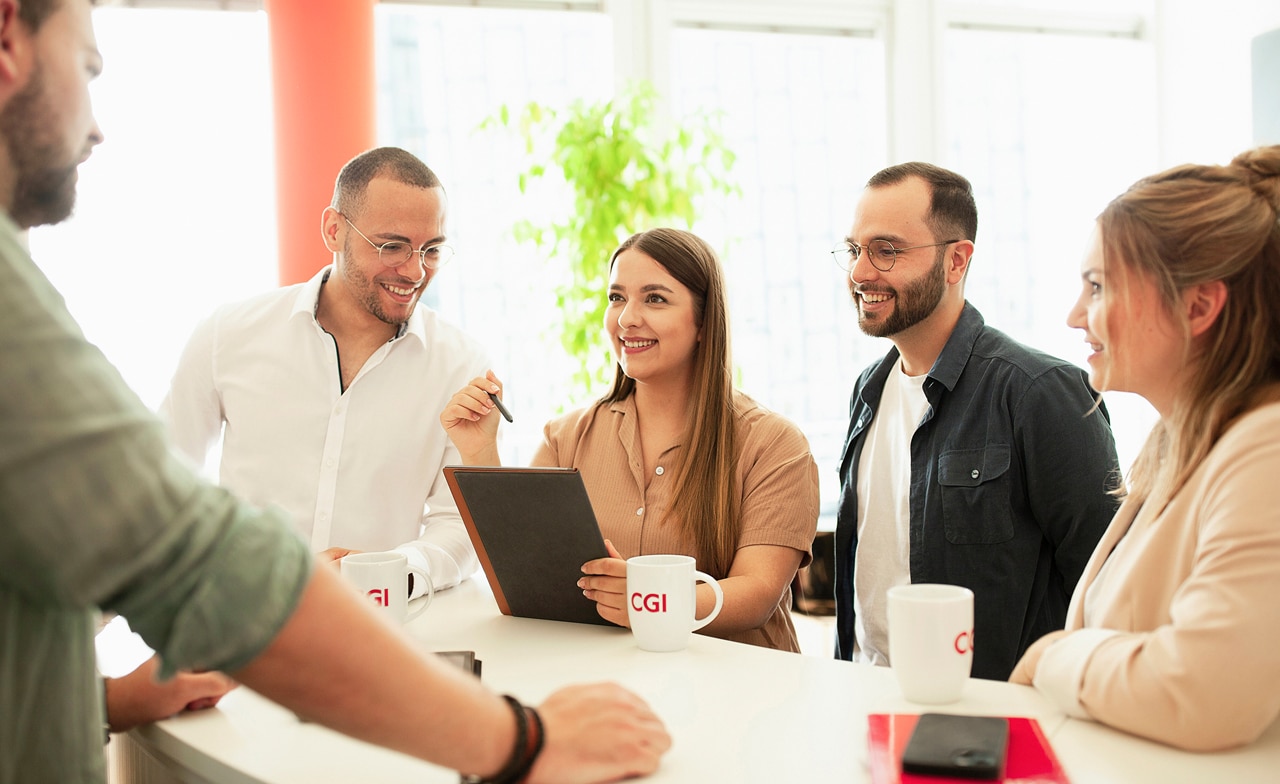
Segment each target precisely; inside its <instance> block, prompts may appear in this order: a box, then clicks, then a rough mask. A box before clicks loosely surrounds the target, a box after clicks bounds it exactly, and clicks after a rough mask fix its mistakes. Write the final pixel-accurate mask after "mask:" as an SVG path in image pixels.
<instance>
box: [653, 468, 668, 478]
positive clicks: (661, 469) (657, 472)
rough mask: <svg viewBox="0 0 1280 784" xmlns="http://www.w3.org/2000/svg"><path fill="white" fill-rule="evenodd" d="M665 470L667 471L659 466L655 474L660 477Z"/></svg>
mask: <svg viewBox="0 0 1280 784" xmlns="http://www.w3.org/2000/svg"><path fill="white" fill-rule="evenodd" d="M665 470H666V469H664V468H663V467H662V466H658V468H657V470H655V471H654V473H655V474H657V475H658V476H662V473H663V471H665Z"/></svg>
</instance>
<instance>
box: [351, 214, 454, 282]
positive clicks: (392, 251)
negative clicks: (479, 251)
mask: <svg viewBox="0 0 1280 784" xmlns="http://www.w3.org/2000/svg"><path fill="white" fill-rule="evenodd" d="M338 214H339V215H342V213H338ZM342 217H343V219H344V220H346V222H347V225H348V226H350V227H351V228H352V229H355V232H356V234H359V235H360V238H361V239H363V240H364V241H365V242H367V243H369V244H370V245H372V246H373V247H374V248H375V249H376V250H377V251H378V261H381V262H382V263H383V264H385V265H386V266H388V267H399V266H401V265H403V264H407V263H408V262H409V259H411V258H413V256H414V254H417V255H418V257H419V258H421V259H422V266H424V267H426V268H427V269H439V268H440V267H442V266H444V265H445V264H447V263H448V262H449V259H451V258H453V246H451V245H445V244H443V243H440V244H438V245H428V246H426V247H425V248H422V249H420V250H419V249H417V248H414V247H413V246H412V245H410V244H409V243H407V242H401V241H400V240H392V241H391V242H384V243H382V244H381V245H379V244H378V243H376V242H374V241H373V240H371V239H369V238H368V237H366V236H365V235H364V232H363V231H360V229H359V228H358V227H357V226H356V225H355V224H354V223H352V222H351V219H350V218H348V217H347V216H346V215H342Z"/></svg>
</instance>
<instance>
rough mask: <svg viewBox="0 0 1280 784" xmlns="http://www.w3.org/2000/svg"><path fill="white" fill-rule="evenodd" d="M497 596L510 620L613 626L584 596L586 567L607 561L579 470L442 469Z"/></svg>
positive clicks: (457, 467)
mask: <svg viewBox="0 0 1280 784" xmlns="http://www.w3.org/2000/svg"><path fill="white" fill-rule="evenodd" d="M444 476H445V480H446V481H447V482H448V483H449V490H450V491H452V493H453V498H454V500H455V501H457V503H458V511H459V512H461V513H462V522H463V523H465V524H466V526H467V534H468V535H469V536H470V537H471V544H472V545H474V546H475V549H476V555H477V556H478V557H479V558H480V565H481V566H482V567H483V568H484V573H485V576H486V577H488V578H489V586H490V587H491V588H492V589H493V598H494V599H496V600H497V601H498V607H499V609H501V610H502V612H503V613H504V614H505V615H514V616H518V617H521V618H541V619H544V620H549V621H571V622H574V623H595V624H601V625H603V626H612V625H613V624H612V623H610V622H609V621H606V620H605V619H603V618H601V617H600V614H599V613H597V612H596V603H595V602H593V601H591V600H590V599H588V598H587V597H585V596H583V595H582V589H581V588H579V587H578V580H579V579H581V578H582V565H583V564H584V563H586V562H587V561H590V560H593V559H595V558H606V557H608V555H609V551H608V550H606V549H605V546H604V538H603V537H602V536H601V535H600V526H599V525H598V524H597V523H596V516H595V513H594V512H593V511H592V509H591V500H590V499H589V498H588V497H587V488H586V486H585V485H583V483H582V476H581V475H580V474H579V473H578V469H576V468H503V467H497V466H445V469H444Z"/></svg>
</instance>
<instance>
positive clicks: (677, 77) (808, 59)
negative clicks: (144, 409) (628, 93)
mask: <svg viewBox="0 0 1280 784" xmlns="http://www.w3.org/2000/svg"><path fill="white" fill-rule="evenodd" d="M193 4H196V3H195V0H181V2H179V0H129V2H128V3H127V5H131V6H139V7H138V8H120V7H117V6H116V5H115V4H113V5H112V6H109V7H102V8H98V9H97V10H95V12H94V19H95V26H96V28H97V34H98V38H99V43H100V45H101V48H102V51H103V53H104V55H105V58H106V71H105V73H104V75H103V76H102V78H101V79H100V80H99V81H98V83H97V84H96V85H95V87H94V97H95V102H96V109H97V112H98V117H99V119H100V121H101V125H102V127H103V130H104V131H105V133H106V137H107V142H106V143H105V144H103V145H102V146H101V147H100V148H99V149H98V150H97V151H95V153H94V156H93V158H92V159H90V161H89V162H88V163H87V164H85V165H84V166H83V167H82V168H81V186H80V191H81V195H80V200H79V209H78V214H77V216H76V217H75V218H74V219H73V220H72V221H70V222H69V223H68V224H66V225H63V226H59V227H53V228H42V229H37V230H36V231H34V232H32V237H31V242H32V247H33V251H34V254H35V256H36V258H37V261H38V262H39V263H40V264H41V265H42V267H43V268H44V269H45V270H46V271H47V272H48V274H49V275H50V277H51V278H52V279H53V280H54V282H55V284H56V285H57V286H58V287H59V288H60V289H61V290H62V291H63V293H64V294H65V296H66V298H67V300H68V303H69V305H70V307H71V310H72V312H73V313H74V314H75V315H76V316H77V318H78V319H79V320H80V322H81V324H82V325H83V327H84V329H85V331H86V333H87V334H88V336H89V338H90V339H91V340H93V341H94V342H96V343H97V344H98V345H99V346H101V348H102V349H103V351H104V352H105V353H106V355H107V356H108V358H110V359H111V360H112V361H113V362H115V363H116V364H117V365H118V366H119V367H120V369H121V371H122V373H123V375H124V377H125V379H126V380H127V381H129V383H130V384H132V385H133V386H134V388H135V389H136V390H137V391H138V392H139V394H140V395H141V396H142V398H143V400H144V401H146V402H147V403H148V404H149V405H152V406H154V405H157V404H158V403H159V401H160V399H161V397H162V396H163V394H164V391H165V389H166V387H167V385H168V379H169V376H170V374H171V372H172V369H173V367H174V364H175V362H176V359H177V356H178V353H179V351H180V350H181V348H182V346H183V344H184V343H185V341H186V339H187V336H188V335H189V334H190V332H191V330H192V328H193V327H194V325H195V324H196V322H197V321H198V320H199V319H201V318H203V317H204V316H205V315H207V314H208V313H209V312H210V311H211V310H212V309H213V308H214V307H215V306H216V305H218V304H220V303H222V302H226V301H230V300H234V299H238V298H242V297H244V296H248V295H251V294H253V293H256V292H259V291H262V290H264V289H267V288H270V287H272V286H274V285H275V284H276V280H277V274H276V248H277V244H276V237H275V207H274V193H275V188H274V183H273V177H274V162H273V148H274V139H273V138H272V123H271V116H270V108H271V107H270V78H269V62H268V53H267V35H266V28H267V24H266V15H265V14H264V13H262V12H261V11H257V12H254V11H226V10H221V11H219V10H208V11H194V10H189V9H187V10H178V9H172V8H164V9H160V8H157V6H163V5H171V6H176V5H183V6H190V5H193ZM254 5H255V4H254V3H253V2H252V0H234V1H233V2H228V1H227V0H207V2H204V3H203V7H205V8H213V7H223V8H228V7H231V8H245V7H251V6H254ZM481 6H483V7H481ZM504 6H506V7H504ZM1268 9H1270V10H1268ZM1157 10H1158V11H1159V13H1156V11H1157ZM1277 25H1280V10H1277V8H1276V7H1275V4H1266V3H1252V2H1248V1H1247V0H1222V2H1220V3H1215V4H1191V3H1162V4H1157V3H1155V2H1154V0H1043V1H1041V0H1036V1H1035V2H1032V1H1031V0H998V2H993V3H985V4H977V5H975V4H969V3H955V2H949V0H936V1H935V2H928V3H925V2H919V0H912V2H891V1H890V0H847V2H846V1H843V0H788V2H782V1H781V0H779V1H778V2H765V1H764V0H759V1H757V2H750V3H747V2H728V0H653V2H641V1H640V0H635V2H627V3H590V2H554V1H552V0H547V1H546V2H542V0H510V1H509V2H507V1H506V0H486V2H484V3H472V4H461V3H457V2H456V1H454V0H450V1H449V2H444V1H443V0H442V2H440V3H438V4H433V3H432V2H430V0H420V2H416V3H390V2H384V3H382V4H380V5H379V6H378V8H377V36H378V46H377V52H378V57H379V61H378V64H377V65H378V70H377V73H378V79H379V86H378V91H379V92H378V105H379V138H380V140H381V141H382V142H384V143H389V144H398V145H402V146H404V147H407V148H409V149H411V150H413V151H415V152H417V153H418V154H420V155H421V156H422V157H423V158H424V159H425V160H426V161H427V162H428V163H429V164H430V165H431V166H432V167H433V168H434V169H435V170H436V171H437V172H438V173H439V174H440V176H441V177H442V179H443V180H444V182H445V185H446V187H447V189H448V191H449V194H450V217H451V223H452V225H451V232H452V234H453V237H454V241H455V245H456V246H457V247H458V250H459V255H458V257H457V258H456V259H455V260H454V261H453V262H452V263H451V265H450V266H449V267H447V268H446V269H445V270H444V271H443V272H442V273H441V275H440V276H439V278H438V279H437V280H436V282H435V283H434V284H433V285H432V287H431V290H430V292H429V294H430V295H429V297H428V300H427V301H428V303H429V304H431V305H432V306H433V307H437V308H438V309H440V310H441V311H442V312H443V313H444V314H445V315H446V316H447V317H448V318H450V319H452V320H454V321H456V322H458V323H460V324H461V325H462V326H463V327H464V328H465V329H467V330H468V331H470V332H471V333H473V334H475V335H476V336H477V337H478V338H479V339H481V340H482V341H483V342H484V343H485V344H486V345H487V346H488V347H489V349H490V352H491V355H492V357H493V363H494V367H495V369H497V370H498V372H500V373H501V374H503V375H504V377H505V378H506V380H507V381H508V383H509V399H510V401H511V403H512V406H513V408H515V409H516V416H517V419H516V424H515V426H514V427H512V428H510V429H509V430H508V431H507V433H506V436H505V438H506V441H505V443H504V451H505V452H506V455H507V457H508V458H509V459H511V460H513V461H517V462H522V461H525V460H527V459H528V457H529V456H530V454H531V451H532V449H533V448H534V447H535V446H536V444H537V442H538V439H539V437H540V428H541V425H542V423H543V422H544V421H545V419H546V418H547V417H549V416H551V415H553V414H554V413H555V412H556V411H557V410H558V409H559V408H561V407H562V406H564V405H567V404H577V403H582V402H585V401H574V400H569V399H567V394H568V393H567V391H566V389H565V385H564V384H563V383H562V381H561V379H563V378H564V377H565V375H566V374H567V373H568V372H569V370H568V365H567V363H563V361H562V360H561V359H560V353H561V352H560V349H559V341H558V337H557V332H556V329H555V326H556V321H557V319H558V315H559V314H558V312H557V311H556V309H555V305H554V302H555V298H554V295H553V291H554V288H555V284H556V282H557V281H555V280H551V279H549V276H548V274H547V270H548V266H547V265H546V264H545V263H544V262H545V261H546V260H544V259H539V258H537V257H536V253H535V251H533V250H532V249H530V248H528V247H523V246H520V245H518V244H517V243H515V242H514V241H513V240H512V238H511V236H510V233H509V232H510V228H511V227H512V225H513V224H514V223H515V222H516V221H517V220H518V219H519V218H521V217H525V216H527V215H529V214H530V213H531V212H532V211H534V210H545V209H549V208H550V207H549V205H546V204H542V203H530V200H528V199H525V198H522V197H521V195H520V194H519V193H518V190H517V188H516V174H517V172H518V171H519V170H520V169H521V168H523V167H524V165H525V161H524V160H523V159H522V158H521V156H520V153H519V150H518V147H517V145H515V144H514V143H513V140H512V138H511V137H510V136H508V135H505V134H502V133H501V132H498V131H480V130H478V126H479V125H480V123H481V122H482V121H483V120H484V119H485V118H486V117H489V116H491V115H492V114H493V113H495V112H496V111H497V110H498V109H499V107H500V106H502V105H504V104H506V105H508V106H510V107H518V106H520V105H522V104H524V103H525V102H527V101H529V100H537V101H540V102H542V103H545V104H548V105H552V106H555V105H562V104H564V103H567V102H568V101H570V100H572V99H574V98H587V99H599V98H605V97H608V96H610V95H611V94H612V93H613V91H614V88H615V85H617V84H620V83H623V82H624V81H625V80H626V78H630V77H635V76H641V77H651V78H654V80H655V82H656V83H657V85H658V87H659V90H660V91H661V92H662V94H663V96H664V98H665V99H666V106H667V108H668V110H669V111H670V112H671V113H672V115H673V116H684V115H686V114H688V113H690V112H693V111H695V110H706V111H718V112H722V113H723V118H724V121H723V128H724V130H725V132H726V134H727V136H728V139H729V142H730V144H731V145H732V146H733V148H734V149H735V151H736V152H737V154H738V163H737V166H736V167H735V170H734V177H735V178H736V179H737V181H738V184H739V185H740V186H741V188H742V195H741V197H739V198H734V199H729V200H725V201H724V202H723V203H718V204H713V205H710V206H709V207H708V209H707V210H706V212H705V214H704V216H703V217H702V218H701V219H700V220H699V222H698V225H697V226H696V227H695V230H696V231H698V232H699V233H700V234H702V235H703V236H705V237H706V238H707V239H708V240H709V241H711V242H712V244H713V245H714V246H715V247H716V248H717V249H718V250H720V251H721V253H722V255H723V259H724V261H725V264H726V268H727V271H728V276H729V283H730V295H731V312H732V315H733V326H734V346H735V349H736V350H735V358H736V362H737V366H738V370H739V378H740V381H741V385H742V388H743V389H744V390H745V391H746V392H747V393H749V394H751V395H753V396H754V397H756V398H757V399H759V400H760V401H761V402H762V403H764V404H765V405H768V406H770V407H772V408H775V409H777V410H779V411H781V412H782V413H784V414H786V415H787V416H789V417H790V418H792V419H793V420H795V421H796V422H797V423H798V424H799V425H800V426H801V427H802V428H803V429H804V430H805V432H806V434H807V435H808V437H809V439H810V442H811V444H812V446H813V449H814V452H815V455H816V456H817V458H818V461H819V464H820V468H821V475H822V481H823V500H824V502H825V503H826V504H828V505H829V504H830V503H831V502H832V501H833V500H834V481H835V476H834V471H833V470H832V469H833V468H834V465H835V460H836V459H837V457H838V450H839V447H840V441H841V439H842V437H843V429H844V417H845V411H846V404H847V396H848V393H849V389H850V386H851V384H852V381H853V378H854V377H855V376H856V374H857V372H858V371H859V370H860V369H861V368H862V367H863V366H865V365H866V364H867V363H868V362H870V361H872V360H873V359H874V358H875V357H877V356H879V355H880V354H881V353H882V352H883V351H884V350H885V349H886V348H887V342H886V341H883V340H872V339H870V338H866V337H865V336H863V335H862V334H861V333H860V332H858V330H857V327H856V324H855V319H854V314H853V311H852V308H851V305H850V303H849V300H848V294H847V292H846V290H845V283H844V280H843V276H842V275H841V274H840V272H839V270H838V269H836V268H835V267H834V265H833V264H831V262H830V260H829V257H828V256H827V254H826V251H827V250H828V249H829V247H830V245H831V244H832V242H833V241H834V240H835V239H836V238H838V237H840V236H843V234H844V233H846V232H847V230H848V226H849V223H850V221H851V219H852V212H853V208H854V205H855V202H856V200H857V196H858V193H859V191H860V190H861V187H862V184H863V183H864V182H865V181H866V178H867V177H868V176H870V175H871V174H872V173H874V172H875V171H876V170H877V169H879V168H881V167H882V166H884V165H887V164H889V163H894V162H898V161H900V160H907V159H916V158H919V159H926V160H933V161H935V162H938V163H941V164H942V165H945V166H949V167H951V168H954V169H956V170H958V171H960V172H962V173H964V174H965V175H966V176H968V177H969V178H970V179H971V180H972V181H973V182H974V184H975V186H976V187H977V189H978V195H979V209H980V213H981V221H980V233H979V238H978V253H977V255H976V257H975V260H974V266H973V268H972V272H971V276H970V280H969V282H968V287H967V293H968V295H969V296H970V298H971V299H972V300H973V301H974V303H975V304H976V305H978V306H979V307H980V308H981V309H982V311H983V313H984V314H985V315H986V317H987V319H988V321H990V322H991V323H992V324H994V325H995V326H998V327H1000V328H1002V329H1004V330H1005V331H1007V332H1009V333H1010V334H1012V335H1013V336H1014V337H1016V338H1018V339H1020V340H1023V341H1024V342H1027V343H1030V344H1032V345H1034V346H1036V347H1038V348H1042V349H1044V350H1047V351H1049V352H1051V353H1054V354H1057V355H1059V356H1062V357H1064V358H1066V359H1069V360H1075V361H1078V360H1079V359H1080V358H1081V357H1082V356H1083V354H1082V352H1081V350H1080V341H1079V338H1078V336H1077V334H1076V333H1073V332H1072V331H1070V330H1068V329H1067V328H1066V327H1065V326H1063V323H1062V322H1063V318H1064V315H1065V312H1066V309H1067V307H1068V306H1069V304H1070V301H1071V297H1072V294H1073V292H1074V290H1075V287H1076V277H1077V266H1078V263H1079V260H1080V256H1081V254H1082V252H1083V250H1084V246H1085V242H1086V240H1087V238H1088V232H1089V224H1090V221H1091V220H1092V217H1093V216H1094V214H1096V212H1097V211H1098V210H1099V209H1101V208H1102V206H1103V205H1104V204H1105V203H1106V200H1107V199H1109V198H1110V197H1112V196H1113V195H1115V194H1116V193H1117V192H1119V190H1121V189H1122V188H1123V187H1124V186H1126V185H1127V184H1128V183H1130V182H1132V181H1133V180H1134V179H1135V178H1136V177H1137V176H1139V175H1142V174H1146V173H1148V172H1151V171H1153V170H1156V169H1158V168H1161V167H1163V166H1167V165H1171V164H1173V163H1178V162H1181V161H1182V160H1184V159H1192V158H1194V159H1196V160H1226V159H1229V158H1230V156H1231V155H1233V154H1234V153H1236V152H1238V151H1239V150H1240V149H1241V148H1242V147H1243V146H1244V144H1246V143H1247V142H1246V140H1245V138H1244V137H1245V133H1246V131H1245V130H1242V129H1247V128H1248V127H1249V123H1248V119H1249V108H1248V90H1247V89H1246V88H1245V87H1243V85H1245V84H1246V83H1247V82H1248V79H1249V75H1248V61H1247V50H1248V46H1247V44H1248V37H1249V36H1250V35H1252V34H1254V33H1256V32H1262V31H1264V30H1267V29H1272V28H1274V27H1276V26H1277ZM1242 31H1243V32H1242ZM228 52H233V53H234V55H235V56H234V57H228V56H227V53H228ZM1204 52H1214V56H1213V57H1209V58H1206V57H1205V56H1204V54H1203V53H1204ZM297 241H299V242H309V241H312V238H298V240H297ZM1108 402H1109V404H1110V405H1111V407H1112V411H1113V421H1114V423H1115V425H1116V430H1117V434H1118V436H1119V438H1120V442H1121V456H1122V460H1125V461H1127V459H1128V458H1129V457H1131V456H1132V454H1133V453H1134V452H1135V451H1136V448H1137V445H1138V443H1139V442H1140V441H1141V438H1142V437H1143V435H1144V433H1145V430H1146V428H1147V426H1149V424H1150V421H1151V416H1152V415H1151V412H1150V410H1149V408H1147V407H1146V406H1145V404H1142V403H1140V402H1137V401H1135V400H1126V399H1125V396H1122V395H1117V396H1109V400H1108Z"/></svg>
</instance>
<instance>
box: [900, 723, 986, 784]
mask: <svg viewBox="0 0 1280 784" xmlns="http://www.w3.org/2000/svg"><path fill="white" fill-rule="evenodd" d="M1008 744H1009V722H1008V720H1006V719H1002V718H998V717H993V716H952V715H949V714H945V713H925V714H923V715H922V716H921V717H920V718H919V720H917V721H916V728H915V729H914V730H912V732H911V737H910V739H908V740H907V747H906V749H905V750H903V752H902V771H903V772H904V773H915V774H919V775H925V776H950V777H953V778H966V779H997V778H1000V776H1001V775H1002V774H1003V772H1004V758H1005V750H1006V747H1007V746H1008Z"/></svg>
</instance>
